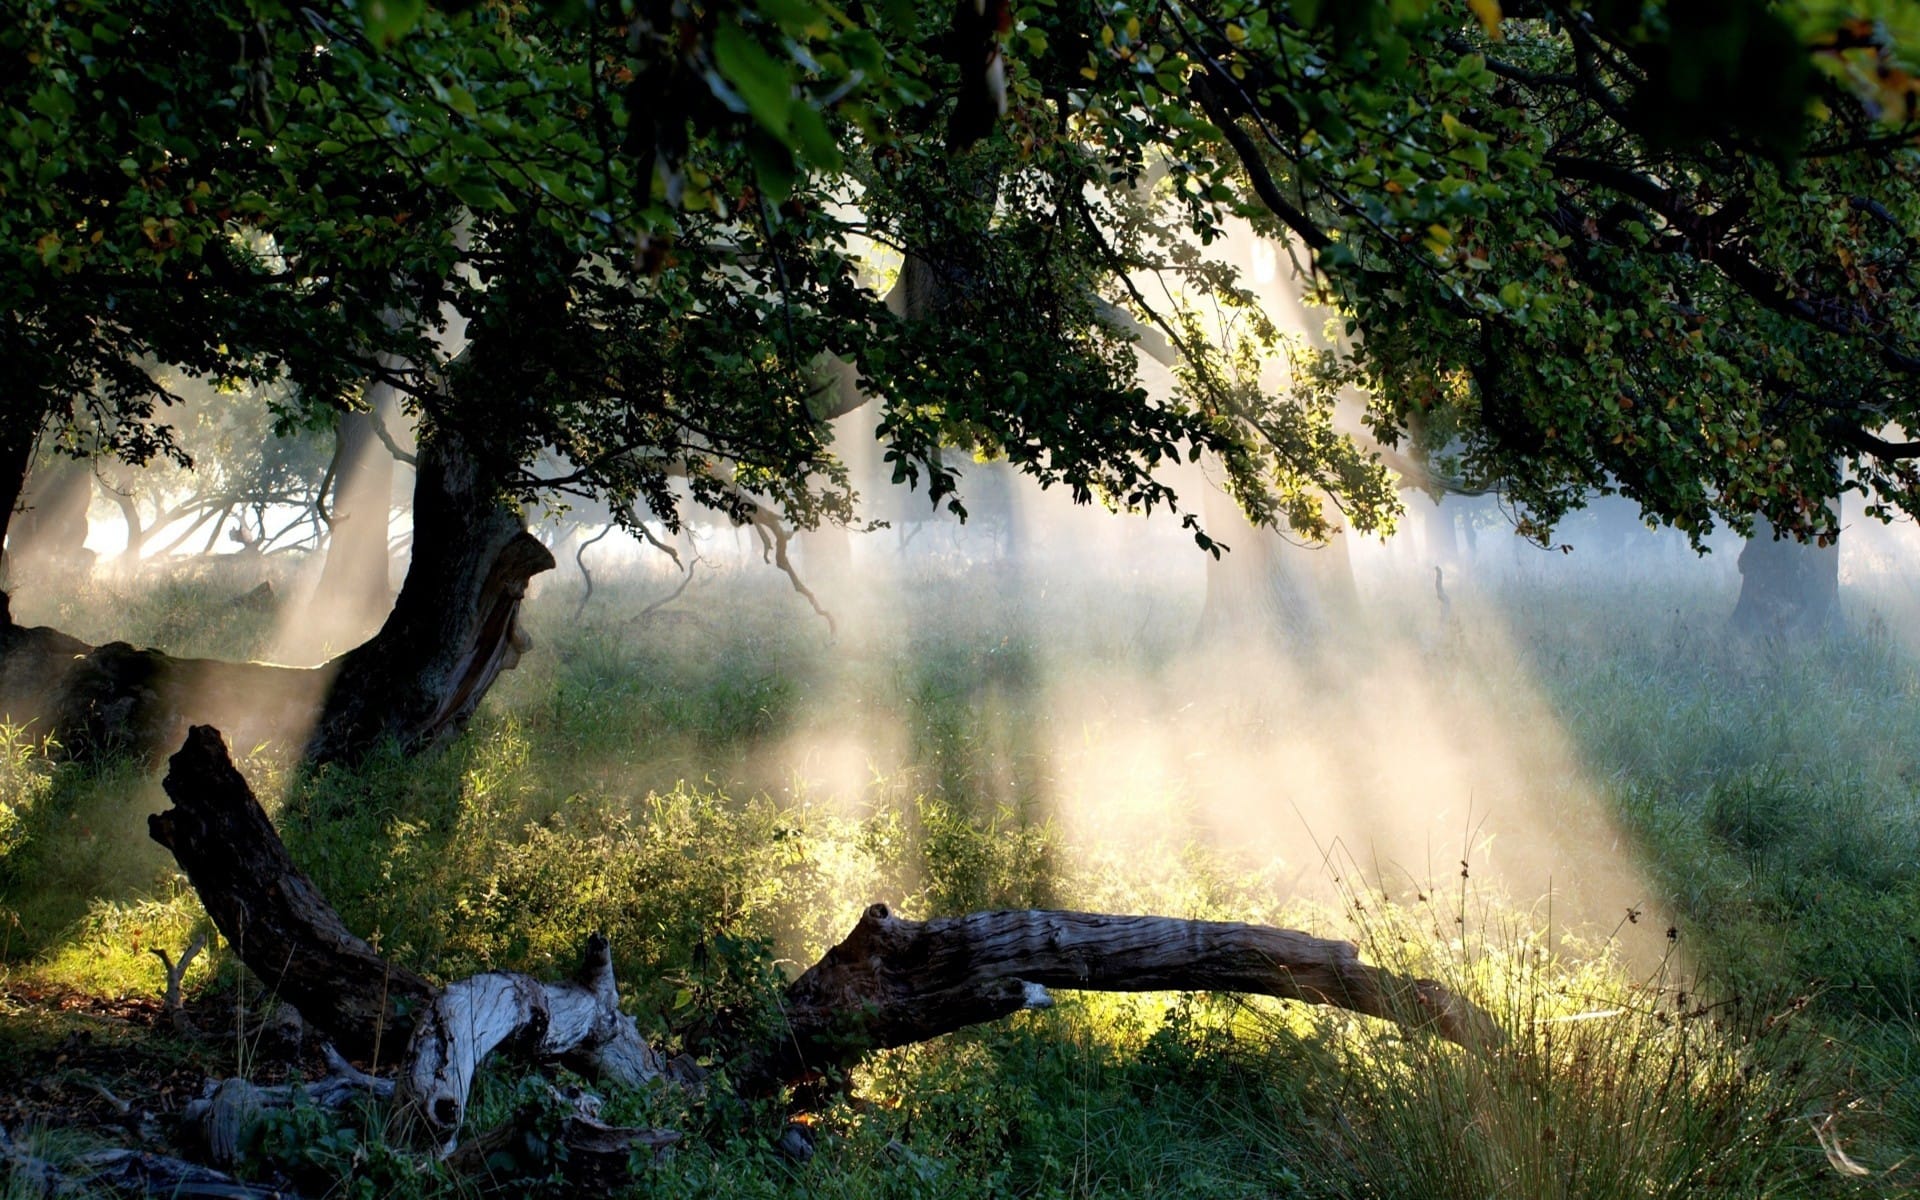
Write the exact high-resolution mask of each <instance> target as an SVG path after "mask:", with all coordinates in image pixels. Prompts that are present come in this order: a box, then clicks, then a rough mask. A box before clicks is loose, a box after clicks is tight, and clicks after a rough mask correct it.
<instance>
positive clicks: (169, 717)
mask: <svg viewBox="0 0 1920 1200" xmlns="http://www.w3.org/2000/svg"><path fill="white" fill-rule="evenodd" d="M325 685H326V678H325V675H324V674H323V673H322V672H321V671H318V670H301V669H298V668H293V667H274V666H267V665H264V664H261V663H235V662H221V661H218V660H214V659H201V658H175V657H174V656H172V655H169V654H163V653H161V652H160V651H158V650H142V649H136V648H134V647H133V646H130V645H128V644H126V643H125V642H110V643H108V644H107V645H104V646H90V645H88V644H87V643H85V642H82V641H80V640H79V639H78V638H74V637H69V636H68V635H66V634H64V633H61V632H60V631H58V630H56V629H48V628H45V627H32V628H29V627H27V626H23V625H16V624H14V623H13V620H12V616H11V613H10V611H9V609H8V604H7V597H6V593H4V592H0V714H4V716H5V718H6V720H8V721H9V722H12V723H14V724H19V725H25V726H26V727H27V730H28V732H29V734H30V735H31V736H33V737H34V738H36V739H38V738H40V737H44V736H51V737H52V738H53V739H54V741H55V742H56V743H58V745H59V747H60V749H61V751H62V752H63V753H65V754H68V755H71V756H73V757H76V758H97V757H101V756H105V755H109V754H135V755H140V756H150V755H157V754H159V753H162V752H163V750H164V748H165V747H167V746H171V745H177V744H179V741H180V739H181V738H182V737H183V736H184V735H185V733H186V730H187V727H188V725H190V724H191V723H193V722H194V721H196V720H197V721H216V720H217V721H223V722H226V723H227V724H226V728H228V729H230V730H232V731H233V733H234V736H236V737H241V738H244V739H246V740H247V742H248V743H249V744H256V743H260V742H266V741H271V740H273V739H275V738H279V737H284V736H286V734H287V732H288V731H289V730H304V729H305V728H306V727H307V725H308V723H309V722H310V721H311V720H312V716H313V712H314V709H315V707H316V706H317V705H318V704H319V702H320V697H321V694H322V691H323V689H324V688H325Z"/></svg>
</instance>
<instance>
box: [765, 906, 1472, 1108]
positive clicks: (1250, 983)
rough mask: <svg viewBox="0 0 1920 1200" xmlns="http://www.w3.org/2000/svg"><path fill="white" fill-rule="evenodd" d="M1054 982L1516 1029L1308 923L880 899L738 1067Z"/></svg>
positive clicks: (812, 1053) (816, 1051) (812, 1056)
mask: <svg viewBox="0 0 1920 1200" xmlns="http://www.w3.org/2000/svg"><path fill="white" fill-rule="evenodd" d="M1048 988H1062V989H1070V990H1079V991H1095V992H1201V991H1209V992H1241V993H1246V994H1251V995H1261V996H1274V997H1277V998H1279V999H1283V1000H1298V1001H1302V1002H1305V1003H1308V1004H1327V1005H1333V1006H1335V1007H1338V1008H1345V1009H1350V1010H1352V1011H1354V1012H1358V1013H1364V1014H1366V1015H1367V1016H1370V1017H1379V1018H1382V1019H1384V1020H1389V1021H1397V1022H1399V1023H1400V1024H1402V1025H1406V1026H1408V1027H1410V1028H1417V1029H1425V1030H1428V1031H1430V1032H1432V1033H1435V1034H1438V1035H1439V1036H1441V1037H1443V1038H1446V1039H1448V1040H1450V1041H1454V1042H1458V1043H1460V1044H1461V1045H1464V1046H1468V1047H1472V1048H1485V1047H1491V1046H1495V1045H1498V1044H1499V1043H1500V1042H1501V1040H1502V1037H1503V1035H1502V1034H1501V1033H1500V1030H1499V1027H1498V1026H1497V1025H1495V1024H1494V1022H1493V1020H1492V1018H1491V1017H1490V1016H1488V1015H1487V1014H1486V1013H1485V1012H1484V1011H1482V1010H1481V1009H1479V1008H1477V1007H1476V1006H1474V1005H1473V1004H1471V1003H1470V1002H1468V1001H1466V1000H1465V999H1463V998H1461V997H1459V996H1456V995H1454V994H1453V993H1452V992H1451V991H1449V990H1448V989H1447V988H1446V987H1444V986H1442V985H1441V984H1439V983H1436V982H1434V981H1433V980H1429V979H1413V978H1408V977H1406V976H1401V975H1396V974H1394V973H1392V972H1389V971H1384V970H1381V969H1380V968H1378V967H1372V966H1368V965H1366V964H1365V963H1362V962H1361V961H1360V951H1359V948H1358V947H1356V946H1355V945H1354V944H1353V943H1351V942H1346V941H1340V940H1337V939H1330V938H1320V937H1314V936H1312V935H1311V934H1306V933H1301V932H1299V931H1297V930H1292V929H1277V928H1274V927H1273V926H1269V925H1248V924H1243V923H1241V922H1237V921H1189V920H1182V919H1179V918H1175V917H1146V916H1115V915H1109V914H1105V913H1083V912H1060V911H1047V910H1027V911H1017V912H979V913H969V914H967V915H966V916H961V917H947V918H943V919H938V920H932V921H910V920H906V919H904V918H901V917H898V916H895V915H894V914H893V912H892V911H890V910H889V909H888V907H887V906H886V905H884V904H875V905H873V906H872V907H870V908H868V909H867V911H866V912H865V913H864V914H863V915H862V916H861V918H860V921H859V923H858V924H856V925H855V926H854V928H853V932H851V933H849V934H848V935H847V937H846V939H845V940H843V941H842V942H841V943H840V944H839V945H837V946H835V947H834V948H833V949H831V950H829V951H827V953H826V956H825V957H823V958H822V959H821V960H820V961H819V962H818V963H815V964H814V965H813V966H812V967H811V968H809V969H808V970H807V971H806V972H805V973H804V974H802V975H801V976H800V977H799V978H798V979H796V980H794V981H793V983H792V984H791V985H790V986H789V987H788V988H787V993H786V996H785V998H784V1002H783V1003H782V1005H781V1011H782V1012H783V1013H784V1014H785V1017H786V1021H787V1036H786V1037H784V1038H782V1039H781V1040H780V1042H779V1043H778V1045H777V1047H775V1050H774V1056H773V1058H772V1059H771V1060H769V1061H765V1062H758V1061H757V1062H756V1063H755V1064H754V1065H753V1067H752V1069H750V1070H743V1071H739V1072H737V1073H736V1078H744V1079H746V1080H750V1081H751V1082H752V1083H754V1084H756V1085H760V1086H764V1085H765V1084H767V1083H771V1082H773V1081H776V1080H777V1081H781V1082H789V1081H792V1080H794V1079H797V1078H802V1077H804V1076H806V1075H809V1074H814V1073H818V1072H820V1071H823V1070H828V1069H832V1068H837V1067H845V1066H850V1065H852V1064H853V1063H854V1062H857V1061H858V1060H859V1058H860V1057H861V1056H862V1055H863V1054H865V1053H867V1052H869V1051H871V1050H878V1049H886V1048H889V1047H894V1046H905V1045H911V1044H912V1043H915V1042H924V1041H927V1040H928V1039H930V1038H935V1037H938V1036H940V1035H941V1034H943V1033H951V1032H953V1031H954V1030H956V1029H960V1028H963V1027H965V1026H968V1025H975V1024H979V1023H981V1022H984V1021H992V1020H997V1019H999V1018H1001V1017H1005V1016H1008V1015H1010V1014H1012V1013H1015V1012H1018V1011H1020V1010H1021V1009H1025V1008H1041V1007H1046V1006H1047V1005H1049V1004H1051V1003H1052V999H1051V997H1050V996H1049V994H1048V992H1047V989H1048Z"/></svg>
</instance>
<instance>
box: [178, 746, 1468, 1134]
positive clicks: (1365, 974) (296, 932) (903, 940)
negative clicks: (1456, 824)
mask: <svg viewBox="0 0 1920 1200" xmlns="http://www.w3.org/2000/svg"><path fill="white" fill-rule="evenodd" d="M166 789H167V794H168V795H169V796H170V797H172V799H173V801H174V803H175V805H176V807H175V808H173V809H172V810H170V811H168V812H164V813H159V814H157V815H155V816H153V817H151V818H149V826H150V829H151V832H152V834H153V836H154V838H155V840H157V841H159V842H160V843H161V844H162V845H164V846H166V847H168V848H169V849H170V850H172V851H173V853H174V856H175V858H176V859H178V861H179V863H180V866H181V869H182V870H184V871H185V872H186V874H187V878H188V879H189V880H191V881H192V883H193V885H194V888H195V889H196V890H197V891H198V892H199V893H200V896H201V900H202V902H203V903H204V904H205V906H206V909H207V912H208V913H209V915H211V916H212V917H213V920H214V923H215V924H216V925H217V926H219V928H220V931H221V932H222V933H223V934H224V935H226V937H227V939H228V940H229V941H230V942H231V943H233V945H234V947H235V950H236V952H237V953H238V954H239V956H240V959H241V961H242V962H244V963H246V965H247V966H248V968H249V969H251V970H252V971H253V972H254V973H255V974H256V975H258V976H260V977H261V979H262V980H263V981H264V982H265V983H266V984H267V986H268V987H269V988H270V989H272V990H273V991H275V992H276V993H277V994H278V995H280V996H281V998H282V999H284V1000H285V1001H286V1002H288V1003H290V1004H292V1005H293V1006H294V1007H295V1008H297V1009H299V1011H300V1013H301V1015H302V1016H303V1017H305V1018H306V1019H307V1021H308V1023H309V1024H311V1025H313V1026H314V1027H316V1028H318V1029H319V1030H321V1032H323V1033H324V1034H326V1035H327V1036H328V1037H330V1038H331V1039H333V1041H334V1042H335V1043H336V1044H337V1045H339V1046H341V1047H342V1048H347V1049H348V1051H349V1053H356V1052H357V1053H359V1054H362V1055H371V1054H372V1053H373V1051H374V1050H375V1048H377V1047H378V1046H380V1045H382V1044H387V1045H391V1044H396V1043H397V1040H398V1038H399V1037H401V1036H403V1035H404V1036H405V1037H406V1039H407V1041H406V1044H407V1052H406V1056H405V1060H404V1065H403V1067H402V1070H401V1077H400V1083H399V1086H398V1088H397V1090H396V1095H397V1097H398V1098H399V1099H400V1100H401V1101H403V1102H404V1103H406V1104H407V1105H408V1107H409V1108H410V1109H411V1110H412V1111H414V1112H416V1113H418V1114H419V1116H420V1117H421V1118H422V1119H423V1120H424V1122H425V1123H426V1125H427V1127H428V1128H429V1129H430V1130H431V1131H432V1133H433V1135H434V1136H435V1138H436V1140H437V1141H439V1142H440V1143H441V1144H442V1145H450V1144H451V1139H452V1138H453V1136H454V1135H455V1134H456V1133H457V1132H458V1129H459V1126H460V1123H461V1121H462V1120H463V1118H464V1116H465V1111H466V1100H467V1091H468V1089H469V1088H470V1086H471V1084H472V1081H473V1075H474V1072H475V1070H476V1069H477V1068H478V1065H479V1063H480V1062H481V1061H482V1060H483V1059H484V1058H485V1057H486V1056H487V1055H488V1054H489V1053H491V1052H493V1051H494V1050H496V1049H500V1048H506V1049H508V1050H510V1051H513V1052H517V1053H518V1054H521V1055H523V1056H526V1057H530V1058H534V1059H536V1060H540V1061H561V1062H566V1063H568V1064H570V1065H573V1066H575V1067H576V1068H577V1069H583V1070H586V1071H589V1072H591V1073H593V1074H595V1075H599V1076H604V1077H610V1078H612V1079H615V1080H617V1081H620V1082H624V1083H628V1084H635V1083H641V1082H645V1081H648V1080H652V1079H656V1078H659V1077H661V1076H662V1075H663V1074H672V1071H671V1069H670V1067H669V1066H668V1065H667V1064H664V1063H663V1062H662V1061H661V1059H660V1057H659V1055H658V1054H657V1053H655V1052H654V1051H653V1050H652V1049H651V1048H650V1047H648V1046H647V1045H646V1043H645V1042H644V1041H643V1040H642V1039H641V1038H640V1035H639V1033H638V1031H637V1029H636V1028H635V1026H634V1024H633V1021H632V1019H631V1018H630V1017H627V1016H625V1015H623V1014H622V1013H620V1011H619V1008H618V1003H617V1002H618V996H617V992H616V990H615V987H614V980H613V968H612V958H611V955H610V952H609V950H608V947H607V944H606V940H605V939H604V938H603V937H601V936H599V935H597V934H596V935H594V936H593V937H592V938H591V939H589V941H588V945H587V954H586V956H585V965H584V967H583V969H582V972H581V974H580V976H579V978H578V979H576V980H575V981H572V982H564V983H541V982H539V981H537V980H534V979H531V978H530V977H528V976H525V975H515V974H506V973H489V974H484V975H478V976H474V977H473V978H471V979H467V980H462V981H460V982H458V983H455V984H453V985H450V986H449V987H447V988H445V989H443V990H436V989H434V988H433V987H432V986H431V985H429V984H427V983H426V982H425V981H424V980H422V979H421V978H420V977H419V976H417V975H414V974H413V973H411V972H409V971H407V970H406V969H405V968H402V967H398V966H395V965H393V964H390V963H388V962H386V961H385V960H383V959H381V958H380V957H379V956H378V955H377V954H375V953H374V952H373V951H372V949H371V948H369V947H368V946H367V944H366V943H365V942H363V941H361V940H360V939H359V938H357V937H355V936H354V935H353V934H352V933H351V932H349V931H348V930H347V929H346V926H345V924H344V923H343V922H342V921H341V920H340V918H339V916H338V914H336V913H335V912H334V911H333V909H332V908H330V907H329V906H328V905H327V903H326V901H325V899H324V898H322V897H321V896H320V895H319V894H318V893H317V892H316V891H315V890H314V887H313V884H312V882H311V881H310V880H308V879H307V877H306V876H305V875H303V874H301V873H300V871H299V869H298V868H297V867H295V866H294V864H293V862H292V859H291V858H290V856H288V854H287V852H286V848H285V847H284V846H283V845H282V844H281V842H280V839H279V837H278V835H277V834H275V832H274V830H273V826H272V824H271V823H270V822H269V821H268V820H267V817H266V814H265V813H264V812H262V811H261V809H260V806H259V804H258V803H257V802H256V801H255V800H254V798H253V795H252V793H251V791H249V790H248V788H247V785H246V781H245V780H244V779H242V778H241V776H240V774H239V772H238V771H237V770H235V769H234V767H233V764H232V762H231V760H230V759H229V758H228V757H227V753H226V746H225V744H224V743H223V742H222V741H221V739H220V735H219V733H218V732H217V731H215V730H212V729H207V728H196V729H194V730H193V731H192V732H191V734H190V735H189V736H188V739H187V742H186V744H185V745H184V746H183V747H182V748H181V749H180V751H179V753H177V754H175V755H174V756H173V760H172V762H171V764H170V769H169V771H168V775H167V779H166ZM1049 987H1062V988H1079V989H1087V990H1093V991H1127V992H1137V991H1194V990H1225V991H1238V992H1251V993H1255V994H1259V995H1267V996H1276V997H1281V998H1284V999H1291V1000H1301V1001H1305V1002H1308V1003H1313V1004H1330V1005H1335V1006H1337V1007H1341V1008H1347V1009H1351V1010H1353V1011H1355V1012H1360V1013H1365V1014H1367V1015H1369V1016H1376V1017H1382V1018H1385V1019H1388V1020H1394V1021H1398V1022H1400V1023H1402V1024H1404V1025H1407V1026H1409V1027H1412V1028H1419V1029H1425V1030H1429V1031H1431V1032H1433V1033H1436V1034H1438V1035H1439V1036H1441V1037H1446V1038H1450V1039H1452V1040H1454V1041H1457V1042H1460V1043H1461V1044H1463V1045H1466V1046H1469V1047H1473V1048H1487V1047H1492V1046H1496V1045H1498V1044H1499V1043H1500V1042H1501V1040H1502V1035H1501V1033H1500V1031H1499V1030H1498V1028H1497V1027H1496V1026H1495V1025H1494V1023H1493V1021H1492V1019H1491V1018H1490V1017H1488V1016H1487V1014H1486V1013H1484V1012H1482V1011H1481V1010H1480V1009H1478V1008H1476V1007H1475V1006H1473V1005H1472V1004H1471V1003H1469V1002H1468V1001H1466V1000H1464V999H1463V998H1461V997H1458V996H1455V995H1453V994H1452V993H1450V992H1449V991H1447V989H1445V988H1444V987H1442V986H1441V985H1439V984H1437V983H1434V982H1432V981H1430V980H1421V979H1409V978H1405V977H1402V976H1398V975H1395V974H1392V973H1390V972H1387V971H1382V970H1380V969H1379V968H1376V967H1370V966H1367V965H1365V964H1363V963H1361V961H1360V956H1359V951H1358V950H1357V949H1356V948H1355V947H1354V946H1353V945H1352V944H1351V943H1348V942H1343V941H1335V940H1329V939H1325V938H1317V937H1313V936H1311V935H1308V934H1305V933H1300V932H1296V931H1293V930H1287V929H1275V928H1271V927H1268V926H1264V925H1245V924H1239V923H1235V922H1225V921H1186V920H1179V919H1175V918H1171V917H1146V916H1108V915H1103V914H1099V913H1076V912H1048V911H1026V912H990V913H974V914H971V915H969V916H964V917H953V918H948V919H945V920H936V921H924V922H922V921H907V920H902V919H901V918H898V917H895V916H894V915H893V914H892V912H890V911H889V910H888V908H887V906H886V905H884V904H876V905H873V906H872V907H870V908H869V909H867V911H866V914H865V915H864V916H862V917H861V919H860V922H859V923H858V924H857V925H856V926H855V927H854V929H853V932H852V933H850V934H849V935H848V936H847V938H846V940H844V941H843V942H841V943H840V945H838V946H836V947H834V948H833V949H832V950H831V951H829V952H828V953H827V955H826V956H825V957H824V958H822V959H821V960H820V962H819V963H817V964H815V965H814V966H813V967H812V968H811V969H809V970H808V971H807V972H806V973H804V974H803V975H801V976H800V977H799V978H798V979H796V980H795V981H794V982H793V983H792V985H790V986H789V987H788V988H787V991H786V994H785V996H784V998H783V1001H782V1004H781V1006H780V1007H781V1012H782V1014H783V1016H784V1020H785V1027H784V1028H782V1029H780V1030H777V1031H776V1032H775V1033H774V1034H772V1035H771V1037H770V1038H768V1039H767V1040H765V1041H756V1042H755V1043H753V1044H750V1045H745V1046H741V1047H739V1048H737V1050H736V1052H735V1053H734V1054H733V1055H732V1056H731V1058H730V1060H729V1071H730V1073H731V1074H732V1076H733V1078H734V1080H735V1082H736V1084H738V1085H739V1086H740V1087H741V1088H742V1089H743V1090H746V1091H751V1092H767V1091H771V1090H773V1089H775V1088H776V1087H778V1086H779V1085H780V1084H782V1083H788V1082H794V1081H798V1080H802V1079H806V1078H810V1077H813V1076H816V1075H819V1074H822V1073H824V1072H828V1071H832V1070H834V1069H837V1068H841V1067H845V1066H848V1065H850V1064H852V1063H855V1062H857V1061H859V1059H860V1058H861V1057H862V1056H863V1055H865V1054H867V1053H868V1052H870V1051H872V1050H875V1049H881V1048H885V1047H890V1046H902V1045H907V1044H909V1043H912V1042H919V1041H924V1040H926V1039H928V1038H932V1037H937V1036H939V1035H940V1034H943V1033H949V1032H951V1031H953V1030H955V1029H959V1028H961V1027H963V1026H966V1025H971V1024H976V1023H979V1022H983V1021H991V1020H996V1019H998V1018H1000V1017H1004V1016H1006V1015H1008V1014H1010V1013H1013V1012H1016V1011H1018V1010H1020V1009H1022V1008H1034V1007H1044V1006H1046V1005H1048V1004H1050V1003H1052V1000H1051V998H1050V996H1049V995H1048V993H1047V990H1046V989H1047V988H1049Z"/></svg>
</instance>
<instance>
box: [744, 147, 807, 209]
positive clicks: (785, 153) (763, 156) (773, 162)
mask: <svg viewBox="0 0 1920 1200" xmlns="http://www.w3.org/2000/svg"><path fill="white" fill-rule="evenodd" d="M747 157H748V158H750V159H752V160H753V175H754V178H755V180H756V181H758V183H759V185H760V190H761V191H762V192H763V193H765V194H766V197H767V199H769V200H771V201H773V202H774V203H775V204H778V203H780V202H781V201H782V200H785V199H786V198H787V197H788V196H791V195H792V194H793V184H794V180H795V179H797V178H798V177H799V172H798V171H797V170H795V169H794V165H793V152H792V151H791V150H789V149H788V148H787V146H786V144H785V143H784V142H780V141H776V140H774V139H772V138H769V137H766V136H764V135H756V136H754V137H751V138H748V139H747Z"/></svg>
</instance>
